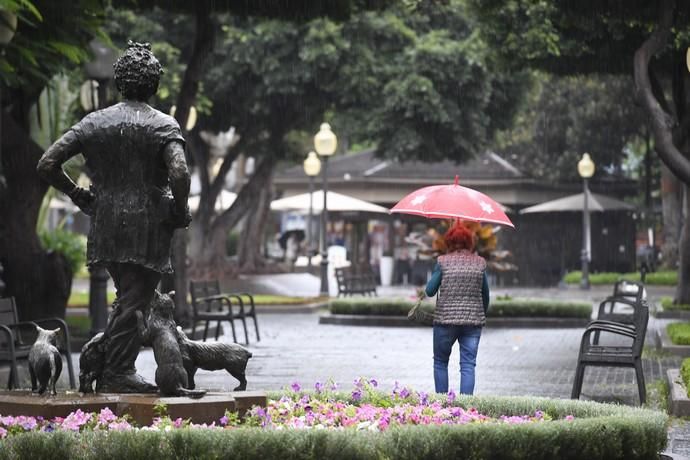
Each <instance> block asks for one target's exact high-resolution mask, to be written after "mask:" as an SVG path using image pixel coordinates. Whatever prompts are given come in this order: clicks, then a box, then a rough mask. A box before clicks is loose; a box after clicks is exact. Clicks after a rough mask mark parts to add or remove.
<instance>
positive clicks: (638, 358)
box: [571, 298, 649, 405]
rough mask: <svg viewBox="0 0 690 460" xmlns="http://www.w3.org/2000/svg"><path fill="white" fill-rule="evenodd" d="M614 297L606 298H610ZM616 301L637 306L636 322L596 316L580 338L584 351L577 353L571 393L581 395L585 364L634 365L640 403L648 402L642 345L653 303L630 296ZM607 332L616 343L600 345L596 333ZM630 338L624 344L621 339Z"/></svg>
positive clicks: (604, 333) (635, 308) (575, 395)
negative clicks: (617, 320)
mask: <svg viewBox="0 0 690 460" xmlns="http://www.w3.org/2000/svg"><path fill="white" fill-rule="evenodd" d="M609 300H611V298H610V299H607V300H605V301H604V302H606V301H609ZM613 300H615V301H616V302H625V303H628V304H629V305H630V306H631V307H633V314H632V323H631V324H628V323H620V322H616V321H608V320H599V319H598V320H594V321H592V322H591V323H589V325H588V326H587V328H586V329H585V332H584V334H583V335H582V341H581V342H580V353H579V355H578V357H577V368H576V370H575V380H574V381H573V390H572V394H571V397H572V398H573V399H578V398H579V397H580V393H581V391H582V381H583V379H584V374H585V367H587V366H606V367H632V368H634V369H635V379H636V380H637V390H638V394H639V398H640V405H642V404H644V402H645V399H646V398H645V395H646V389H645V383H644V373H643V371H642V347H643V345H644V340H645V335H646V333H647V323H648V321H649V307H648V306H647V303H646V302H645V301H640V302H632V301H630V300H625V299H620V298H614V299H613ZM599 333H601V334H603V335H606V336H609V337H611V338H615V341H616V344H612V345H599V344H598V341H597V343H595V341H594V334H599ZM621 341H622V342H626V344H624V345H621V344H619V342H621Z"/></svg>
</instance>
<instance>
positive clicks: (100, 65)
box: [80, 40, 117, 337]
mask: <svg viewBox="0 0 690 460" xmlns="http://www.w3.org/2000/svg"><path fill="white" fill-rule="evenodd" d="M89 47H90V49H91V51H92V53H93V55H94V59H93V60H92V61H90V62H87V63H86V64H85V65H84V72H85V73H86V76H87V77H89V80H88V81H87V82H85V83H84V84H83V85H82V88H81V91H80V102H81V104H82V108H83V109H84V110H86V111H87V112H90V111H93V110H99V109H102V108H103V107H105V106H106V103H107V88H108V81H109V80H111V79H112V78H113V74H114V70H113V63H114V62H115V60H116V59H117V53H116V52H115V50H113V49H112V48H110V47H109V46H107V45H105V44H103V43H101V42H100V41H98V40H92V41H91V42H90V43H89ZM89 275H90V276H89V316H90V317H91V331H90V334H91V336H92V337H93V336H94V335H96V334H98V333H99V332H102V331H104V330H105V327H106V325H107V323H108V278H109V276H108V272H107V271H106V269H105V268H104V267H102V266H96V267H93V268H89Z"/></svg>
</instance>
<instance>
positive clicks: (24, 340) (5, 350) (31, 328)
mask: <svg viewBox="0 0 690 460" xmlns="http://www.w3.org/2000/svg"><path fill="white" fill-rule="evenodd" d="M37 325H38V326H41V327H42V328H44V329H56V328H60V332H61V340H58V344H57V348H58V350H59V351H60V353H61V354H62V355H64V356H65V361H67V371H68V373H69V386H70V388H71V389H75V388H76V380H75V378H74V367H73V365H72V348H71V345H70V333H69V328H68V327H67V323H65V321H64V320H62V319H60V318H46V319H38V320H33V321H24V322H19V316H18V314H17V305H16V303H15V301H14V297H6V298H0V361H5V362H7V363H9V365H10V375H9V378H8V379H7V389H9V390H12V389H14V388H18V387H19V376H18V374H17V362H18V361H20V360H28V359H29V351H30V350H31V346H32V345H33V343H34V341H35V340H36V337H37V335H38V332H37V331H36V326H37Z"/></svg>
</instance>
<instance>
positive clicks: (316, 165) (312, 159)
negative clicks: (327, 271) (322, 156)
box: [304, 152, 321, 269]
mask: <svg viewBox="0 0 690 460" xmlns="http://www.w3.org/2000/svg"><path fill="white" fill-rule="evenodd" d="M319 172H321V160H319V156H318V155H317V154H316V152H309V154H308V155H307V158H306V159H305V160H304V173H305V174H306V175H307V176H308V177H309V220H307V265H308V267H309V268H310V269H311V256H312V253H313V250H314V243H313V241H312V234H311V228H312V224H311V223H312V219H313V216H314V177H316V176H318V175H319Z"/></svg>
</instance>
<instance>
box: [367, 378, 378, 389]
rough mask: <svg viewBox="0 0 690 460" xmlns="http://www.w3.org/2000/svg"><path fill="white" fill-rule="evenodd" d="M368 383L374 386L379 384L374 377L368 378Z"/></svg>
mask: <svg viewBox="0 0 690 460" xmlns="http://www.w3.org/2000/svg"><path fill="white" fill-rule="evenodd" d="M369 383H370V384H371V386H373V387H374V388H376V387H377V386H379V382H377V381H376V379H371V380H369Z"/></svg>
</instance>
